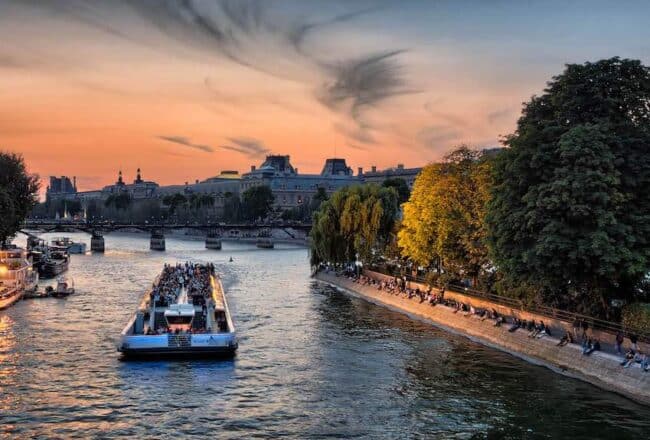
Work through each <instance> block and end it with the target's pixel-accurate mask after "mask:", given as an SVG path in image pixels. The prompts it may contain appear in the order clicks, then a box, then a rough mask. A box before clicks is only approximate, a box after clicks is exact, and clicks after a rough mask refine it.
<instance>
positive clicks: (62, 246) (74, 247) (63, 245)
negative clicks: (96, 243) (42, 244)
mask: <svg viewBox="0 0 650 440" xmlns="http://www.w3.org/2000/svg"><path fill="white" fill-rule="evenodd" d="M50 244H51V247H52V248H54V249H56V250H64V251H66V252H67V253H69V254H85V253H86V243H83V242H75V241H72V240H70V238H69V237H57V238H53V239H52V241H51V242H50Z"/></svg>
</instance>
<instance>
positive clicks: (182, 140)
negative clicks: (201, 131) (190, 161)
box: [156, 136, 214, 153]
mask: <svg viewBox="0 0 650 440" xmlns="http://www.w3.org/2000/svg"><path fill="white" fill-rule="evenodd" d="M156 137H157V138H158V139H162V140H163V141H167V142H171V143H174V144H177V145H182V146H184V147H189V148H193V149H195V150H200V151H204V152H206V153H213V152H214V148H213V147H211V146H210V145H204V144H195V143H193V142H191V141H190V140H189V139H188V138H186V137H184V136H156Z"/></svg>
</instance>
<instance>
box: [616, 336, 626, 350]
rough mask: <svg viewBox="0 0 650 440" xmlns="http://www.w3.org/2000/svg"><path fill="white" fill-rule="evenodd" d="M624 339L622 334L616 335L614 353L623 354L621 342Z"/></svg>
mask: <svg viewBox="0 0 650 440" xmlns="http://www.w3.org/2000/svg"><path fill="white" fill-rule="evenodd" d="M624 339H625V337H624V335H623V332H622V331H620V330H619V331H618V333H616V353H618V354H623V340H624Z"/></svg>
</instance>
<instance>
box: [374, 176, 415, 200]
mask: <svg viewBox="0 0 650 440" xmlns="http://www.w3.org/2000/svg"><path fill="white" fill-rule="evenodd" d="M381 186H383V187H385V188H395V189H396V190H397V196H398V197H399V204H400V205H401V204H402V203H405V202H406V201H407V200H408V199H409V196H410V195H411V190H409V186H408V185H407V183H406V180H404V179H402V178H401V177H391V178H389V179H386V180H384V183H382V184H381Z"/></svg>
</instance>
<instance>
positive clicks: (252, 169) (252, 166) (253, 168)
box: [251, 165, 255, 173]
mask: <svg viewBox="0 0 650 440" xmlns="http://www.w3.org/2000/svg"><path fill="white" fill-rule="evenodd" d="M253 171H255V165H251V173H252V172H253Z"/></svg>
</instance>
